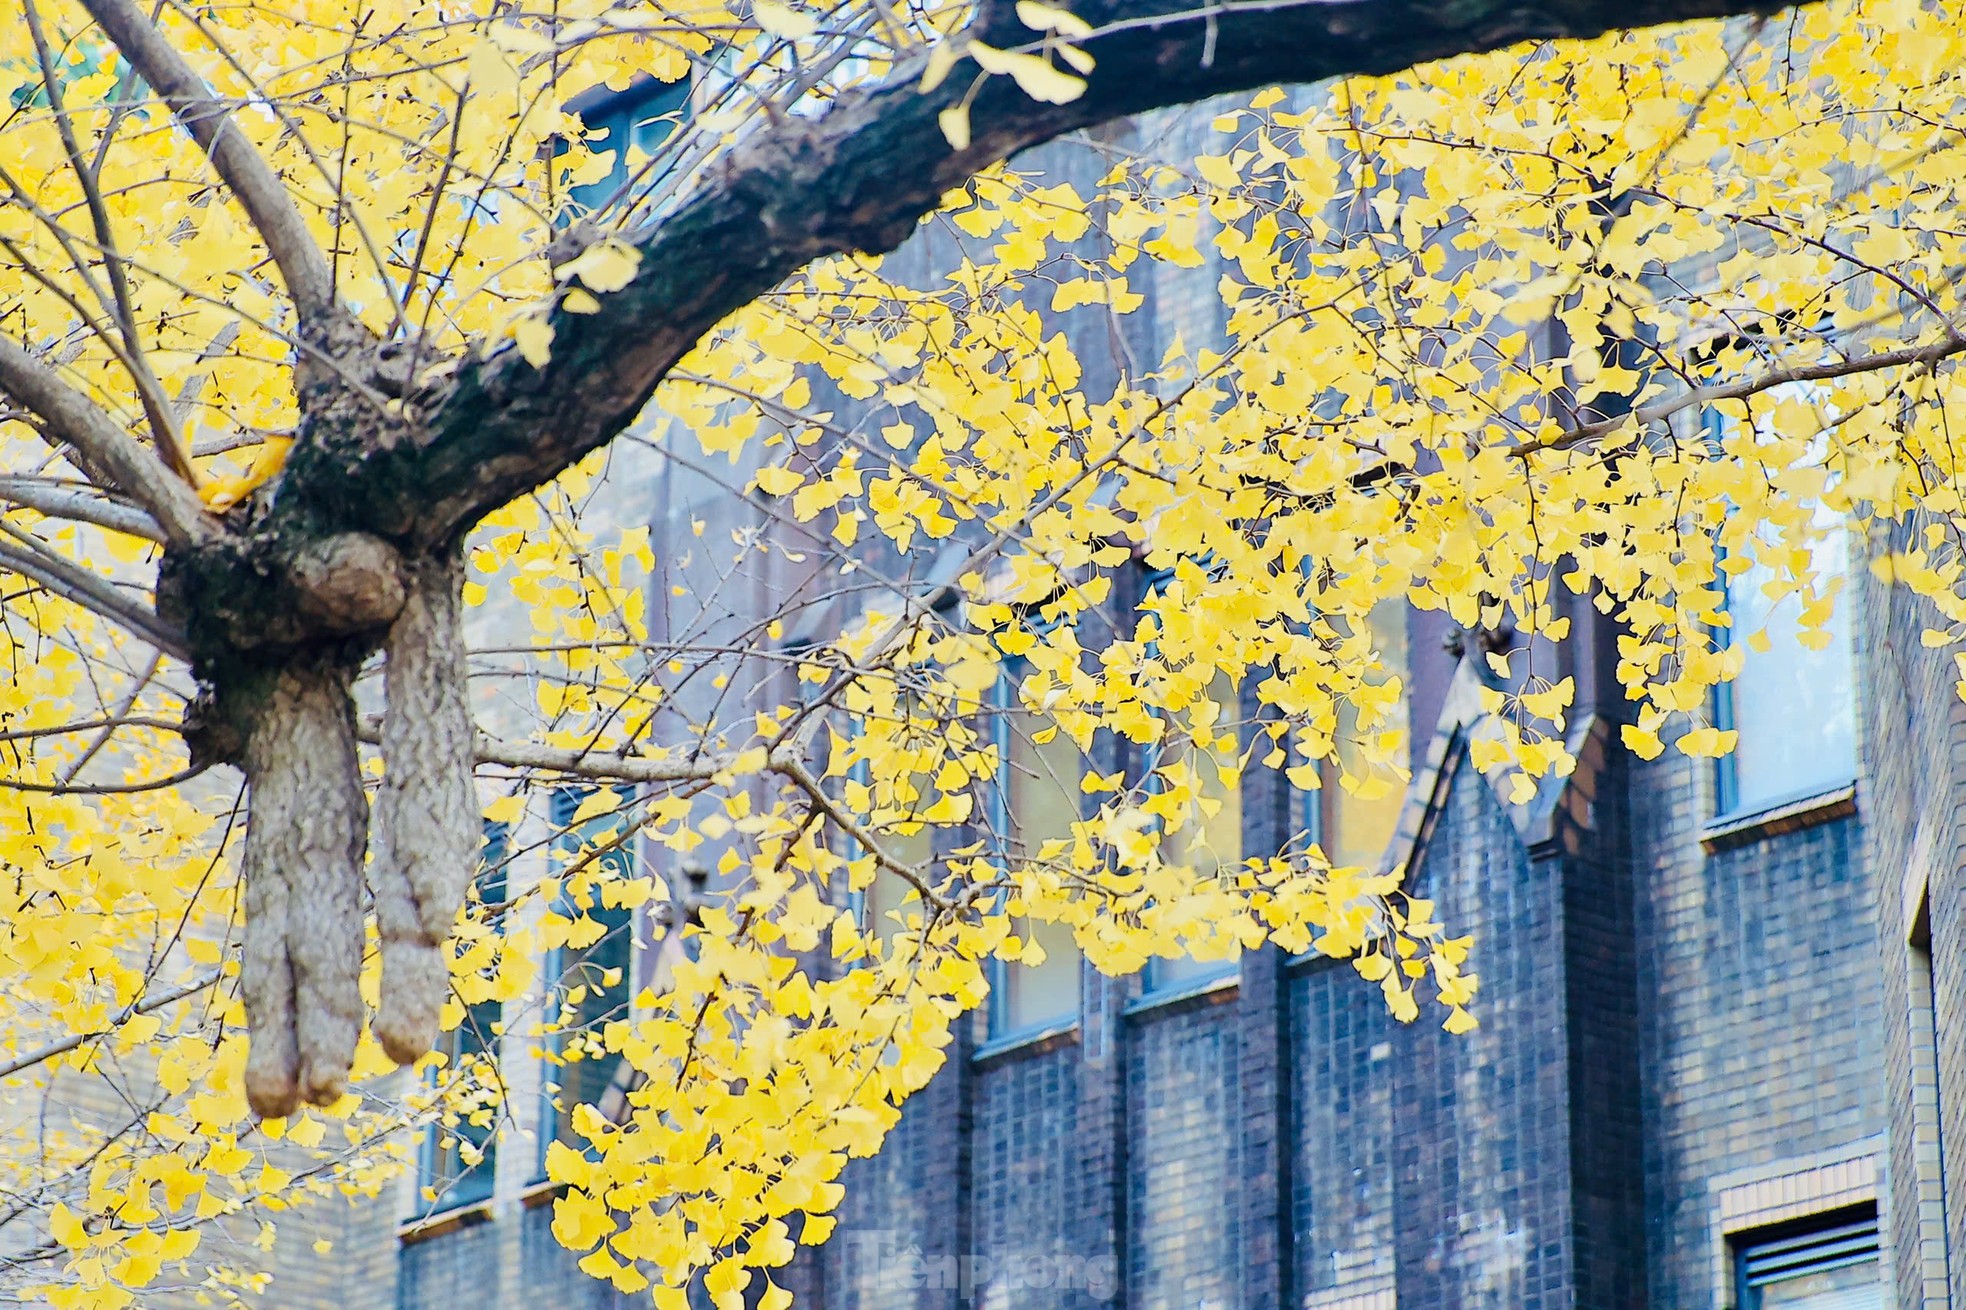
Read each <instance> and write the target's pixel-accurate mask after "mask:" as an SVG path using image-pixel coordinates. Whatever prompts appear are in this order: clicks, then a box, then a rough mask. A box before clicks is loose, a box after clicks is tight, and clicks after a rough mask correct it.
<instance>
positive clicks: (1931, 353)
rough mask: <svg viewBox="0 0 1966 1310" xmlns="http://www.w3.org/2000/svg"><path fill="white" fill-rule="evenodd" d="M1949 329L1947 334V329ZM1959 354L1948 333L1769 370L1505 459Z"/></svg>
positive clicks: (1569, 431) (1547, 440)
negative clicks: (1795, 387) (1794, 386)
mask: <svg viewBox="0 0 1966 1310" xmlns="http://www.w3.org/2000/svg"><path fill="white" fill-rule="evenodd" d="M1948 328H1949V329H1950V325H1948ZM1962 353H1966V337H1962V336H1960V335H1959V334H1958V333H1957V332H1953V331H1950V330H1949V331H1948V334H1947V336H1946V338H1945V339H1944V340H1942V341H1937V342H1934V343H1932V344H1931V345H1927V346H1904V347H1901V348H1900V349H1897V350H1879V351H1874V352H1872V353H1871V354H1868V355H1853V356H1851V357H1850V358H1848V359H1838V360H1832V361H1831V362H1829V363H1827V364H1804V365H1798V366H1796V367H1793V368H1777V369H1770V370H1769V371H1768V372H1766V373H1758V374H1756V375H1755V376H1754V377H1751V378H1743V379H1741V380H1740V381H1739V382H1728V383H1724V384H1721V385H1717V386H1711V387H1694V388H1692V389H1691V390H1689V391H1683V392H1681V393H1680V394H1679V395H1677V396H1669V397H1667V398H1666V399H1664V400H1657V401H1654V402H1652V403H1651V404H1649V405H1641V406H1639V407H1638V408H1637V409H1634V410H1632V411H1631V412H1630V413H1627V414H1620V415H1618V416H1617V417H1615V418H1607V419H1600V420H1598V421H1597V422H1595V423H1584V424H1580V425H1578V426H1577V427H1574V428H1565V429H1564V430H1563V431H1561V432H1555V433H1552V434H1550V435H1549V436H1547V437H1538V438H1536V439H1535V440H1533V441H1525V442H1522V443H1521V444H1519V445H1515V446H1511V447H1509V453H1510V454H1511V455H1515V456H1517V457H1519V458H1527V457H1528V456H1530V455H1533V454H1536V453H1537V452H1538V451H1544V450H1565V449H1568V448H1569V447H1571V446H1579V445H1583V444H1584V443H1585V442H1589V441H1595V440H1597V439H1598V438H1599V437H1608V436H1610V435H1612V434H1613V433H1616V432H1623V431H1628V430H1629V431H1635V430H1637V429H1639V428H1644V427H1647V426H1649V425H1651V424H1653V423H1658V422H1661V421H1663V420H1665V419H1669V418H1671V417H1672V416H1673V415H1675V414H1678V413H1681V412H1682V411H1685V410H1689V409H1699V408H1703V407H1705V406H1707V405H1712V404H1715V403H1717V402H1719V401H1723V400H1746V399H1747V398H1748V397H1750V396H1755V395H1759V394H1760V393H1761V392H1764V391H1767V390H1769V389H1770V388H1772V387H1779V386H1785V385H1787V384H1788V383H1791V382H1828V381H1831V380H1833V379H1835V378H1844V377H1850V376H1851V375H1853V374H1857V373H1874V372H1877V371H1879V370H1881V369H1890V368H1918V367H1924V368H1936V367H1937V366H1938V365H1939V363H1940V362H1941V361H1943V360H1947V359H1950V358H1952V357H1953V356H1954V355H1958V354H1962Z"/></svg>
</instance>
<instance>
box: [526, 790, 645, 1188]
mask: <svg viewBox="0 0 1966 1310" xmlns="http://www.w3.org/2000/svg"><path fill="white" fill-rule="evenodd" d="M601 790H602V789H600V788H597V787H563V788H561V789H560V790H558V791H556V792H554V793H553V796H552V799H551V803H550V805H549V807H548V812H549V817H550V818H551V820H552V823H553V827H554V830H555V836H554V838H553V872H554V873H555V874H557V875H568V874H572V875H573V876H570V877H569V878H568V881H569V882H579V881H581V879H580V878H579V877H578V872H577V871H579V870H580V869H582V868H583V867H584V868H585V869H587V870H590V871H591V872H593V873H594V874H596V875H598V877H597V878H596V879H595V880H594V881H593V882H592V883H591V884H590V885H587V886H585V887H583V888H581V889H580V890H577V891H576V890H563V891H562V893H561V899H560V902H559V904H558V905H556V906H555V907H554V908H555V909H556V911H557V912H558V913H560V914H563V915H567V916H569V917H573V916H579V917H581V918H583V919H585V920H586V921H587V924H588V926H587V927H586V928H585V929H584V930H582V932H581V934H580V936H579V937H578V938H577V939H576V940H578V941H579V942H580V944H579V945H569V946H563V947H559V948H557V949H555V950H554V952H553V954H552V957H551V959H550V961H549V967H548V973H547V976H548V977H549V978H551V979H552V980H554V983H555V985H556V990H557V992H558V995H559V997H560V999H561V1002H562V1004H561V1006H560V1011H561V1015H562V1016H563V1019H564V1022H563V1027H562V1030H561V1032H560V1033H559V1034H558V1035H557V1037H556V1039H555V1042H554V1056H555V1060H556V1061H557V1062H556V1063H550V1064H549V1065H548V1067H547V1070H546V1079H547V1089H546V1096H547V1107H546V1109H547V1113H546V1116H545V1119H546V1123H547V1124H548V1126H549V1128H550V1131H547V1132H543V1133H541V1134H540V1140H541V1146H542V1150H543V1149H544V1145H545V1143H547V1142H550V1141H553V1140H556V1139H557V1140H559V1141H563V1142H566V1143H567V1144H568V1145H569V1146H574V1147H577V1148H580V1149H583V1150H584V1149H586V1142H585V1140H584V1139H582V1138H581V1137H580V1136H579V1135H578V1134H576V1133H575V1132H574V1131H573V1109H574V1107H575V1106H577V1105H599V1104H600V1103H601V1102H602V1100H603V1099H604V1098H605V1097H606V1095H607V1092H608V1089H609V1085H610V1084H611V1083H612V1082H613V1080H614V1078H615V1076H616V1075H617V1074H618V1073H619V1072H621V1071H620V1070H619V1069H617V1067H616V1066H617V1065H618V1064H619V1061H618V1060H616V1059H611V1058H608V1057H607V1056H606V1055H605V1052H604V1048H603V1046H602V1034H603V1031H604V1029H605V1026H606V1025H607V1024H608V1023H610V1022H613V1021H616V1020H624V1019H627V1018H628V1017H629V1005H630V1002H631V1000H632V997H633V995H634V990H633V989H634V962H635V960H634V951H635V912H634V910H632V909H630V908H628V907H626V906H620V905H616V906H610V905H608V904H607V898H606V897H605V896H604V895H603V893H602V888H603V887H604V886H605V885H606V884H607V883H609V882H619V881H621V880H624V879H628V878H632V877H634V876H635V854H634V852H635V837H634V831H633V827H632V820H631V818H630V815H629V812H628V806H629V802H630V801H631V800H632V798H633V796H634V791H633V789H632V788H628V787H617V788H615V789H613V790H614V793H615V805H614V807H613V808H612V809H606V808H602V810H601V812H598V813H596V812H594V809H595V807H591V806H590V807H589V812H588V814H587V816H586V817H584V818H583V817H580V816H581V811H582V807H583V806H584V805H587V802H589V801H590V800H591V799H593V798H594V797H596V796H597V795H599V794H600V792H601Z"/></svg>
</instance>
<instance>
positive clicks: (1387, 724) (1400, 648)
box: [1299, 600, 1410, 868]
mask: <svg viewBox="0 0 1966 1310" xmlns="http://www.w3.org/2000/svg"><path fill="white" fill-rule="evenodd" d="M1367 623H1368V625H1369V626H1370V627H1371V630H1372V644H1373V647H1374V648H1375V649H1376V650H1377V651H1378V652H1379V663H1380V666H1381V667H1380V669H1379V671H1378V673H1377V674H1375V675H1374V676H1373V677H1372V678H1371V679H1370V681H1371V682H1372V683H1373V684H1374V685H1375V686H1384V685H1385V684H1387V683H1389V682H1391V681H1392V680H1393V679H1394V678H1398V679H1399V681H1400V686H1401V689H1402V690H1401V694H1400V699H1399V703H1398V705H1397V707H1396V708H1395V709H1394V710H1393V711H1392V712H1391V713H1390V714H1389V715H1388V716H1387V717H1385V718H1383V719H1381V720H1379V721H1378V722H1376V723H1374V724H1373V725H1372V726H1371V727H1369V728H1365V729H1361V728H1360V726H1359V722H1358V711H1357V710H1356V709H1355V708H1353V707H1352V706H1350V705H1346V706H1343V707H1341V709H1340V711H1339V714H1338V731H1337V753H1336V756H1335V758H1332V759H1327V760H1325V761H1323V763H1322V765H1321V767H1320V768H1319V770H1318V781H1319V783H1321V784H1322V785H1321V786H1319V787H1318V788H1317V789H1316V790H1307V791H1304V792H1301V793H1300V795H1301V796H1302V798H1303V807H1304V808H1303V815H1302V818H1301V820H1300V823H1301V825H1302V827H1303V829H1304V831H1305V832H1306V833H1307V834H1308V835H1309V839H1310V840H1311V841H1313V842H1315V843H1317V845H1318V846H1319V847H1320V848H1322V849H1323V851H1324V854H1325V858H1327V859H1328V860H1330V861H1331V862H1332V863H1333V864H1334V865H1339V866H1341V867H1351V866H1360V867H1365V868H1373V867H1376V866H1377V865H1378V864H1379V863H1380V861H1381V860H1383V859H1384V858H1385V854H1386V848H1387V847H1388V846H1389V845H1391V843H1392V840H1393V833H1394V832H1395V831H1397V829H1398V827H1399V815H1400V810H1401V808H1402V807H1403V806H1404V805H1405V803H1406V788H1405V786H1404V779H1403V778H1401V777H1390V776H1387V775H1386V774H1385V773H1384V772H1383V770H1382V771H1381V772H1379V773H1372V772H1371V771H1370V770H1369V769H1368V768H1367V765H1366V762H1365V752H1364V750H1363V749H1362V747H1361V734H1362V733H1364V734H1381V733H1392V732H1399V733H1405V732H1407V731H1408V725H1407V721H1406V719H1407V713H1406V696H1405V691H1404V688H1405V685H1406V675H1407V636H1406V602H1405V601H1403V600H1389V601H1384V602H1382V603H1380V604H1379V605H1378V606H1377V607H1375V608H1374V609H1373V611H1372V613H1371V614H1370V615H1369V616H1368V617H1367ZM1409 740H1410V738H1409ZM1299 758H1300V759H1301V758H1302V757H1301V756H1299ZM1347 772H1349V773H1351V775H1352V776H1353V778H1354V780H1355V781H1354V783H1353V785H1352V786H1351V787H1346V786H1345V785H1344V775H1345V774H1346V773H1347Z"/></svg>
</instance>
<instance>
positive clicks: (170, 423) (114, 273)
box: [25, 0, 198, 486]
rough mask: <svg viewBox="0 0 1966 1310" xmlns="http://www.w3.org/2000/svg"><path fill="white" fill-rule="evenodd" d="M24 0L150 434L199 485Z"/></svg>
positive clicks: (48, 54)
mask: <svg viewBox="0 0 1966 1310" xmlns="http://www.w3.org/2000/svg"><path fill="white" fill-rule="evenodd" d="M25 4H26V6H27V29H28V31H29V32H31V33H32V34H33V36H34V52H35V55H36V57H37V58H38V59H39V60H40V63H41V85H42V87H43V88H44V89H45V90H46V91H47V94H48V108H49V109H50V110H51V111H52V112H53V116H54V120H55V131H56V132H57V133H58V134H59V135H60V137H61V144H62V150H63V151H64V152H65V153H66V154H67V155H68V165H69V168H70V169H71V170H73V172H74V173H75V180H76V182H77V183H78V184H79V185H80V186H81V188H82V195H83V198H84V199H85V200H86V201H87V203H88V207H89V221H90V223H91V224H92V225H94V227H95V230H96V245H97V247H98V248H99V249H100V250H101V251H102V263H103V268H104V269H105V270H106V271H107V272H108V274H109V289H110V293H111V299H112V302H113V312H114V314H115V316H116V327H117V330H118V331H120V332H121V333H122V336H123V348H124V352H125V353H126V354H127V356H128V357H129V362H130V378H131V381H133V382H134V383H135V384H136V389H137V395H138V396H139V397H140V398H141V399H142V401H143V413H144V417H145V418H147V419H148V420H149V421H150V432H151V438H152V440H153V441H154V442H155V443H156V447H157V450H158V452H159V453H160V454H161V455H162V456H163V459H164V462H165V463H166V464H168V465H169V466H170V468H171V471H172V472H174V473H176V474H177V475H178V476H179V477H181V478H183V479H184V480H185V481H186V482H189V483H191V484H192V485H194V486H195V485H197V481H198V479H197V475H196V473H195V472H194V471H193V470H192V467H191V456H190V454H189V453H188V452H187V451H186V450H185V445H184V433H183V432H182V431H180V430H179V428H178V423H177V415H176V414H174V413H173V412H172V410H171V407H170V404H169V403H168V402H167V401H166V400H165V399H164V384H163V383H162V382H160V381H159V380H158V378H157V374H156V373H155V372H154V371H153V370H152V369H151V367H150V361H149V360H147V359H145V358H144V354H143V342H142V340H141V339H140V338H139V337H138V335H137V314H136V304H135V300H134V298H133V297H132V296H131V295H130V278H129V273H128V271H127V270H126V269H125V268H124V267H123V254H122V251H121V250H120V249H119V248H118V246H117V245H116V233H115V229H113V228H112V227H111V226H110V223H109V207H108V206H107V205H106V204H104V203H103V198H102V188H101V187H100V186H99V185H97V182H96V175H95V172H94V171H93V170H92V169H91V168H90V167H89V163H88V160H87V159H86V158H85V157H84V156H83V154H82V144H81V142H80V141H78V140H77V139H76V137H75V124H74V122H73V121H71V120H70V118H69V114H68V106H67V104H66V102H64V101H63V99H62V93H61V77H60V76H59V74H58V73H57V72H56V69H55V56H54V52H53V51H52V50H50V49H49V48H48V37H47V33H46V32H45V31H44V30H43V28H42V24H41V10H40V7H39V6H38V5H36V4H35V3H34V0H25ZM106 308H109V307H107V306H106Z"/></svg>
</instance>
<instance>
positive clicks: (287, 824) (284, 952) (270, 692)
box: [233, 652, 368, 1117]
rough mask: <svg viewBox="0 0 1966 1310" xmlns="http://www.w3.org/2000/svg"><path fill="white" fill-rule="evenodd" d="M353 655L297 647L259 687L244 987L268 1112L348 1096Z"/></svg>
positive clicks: (358, 829) (255, 1089) (356, 989)
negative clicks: (293, 653)
mask: <svg viewBox="0 0 1966 1310" xmlns="http://www.w3.org/2000/svg"><path fill="white" fill-rule="evenodd" d="M355 668H356V665H355V664H354V663H353V662H351V661H350V660H349V659H348V657H347V656H346V655H345V654H343V653H340V652H336V653H331V654H314V653H301V654H298V655H296V656H295V657H294V658H293V659H291V660H290V661H288V662H287V663H285V664H283V665H281V666H280V667H278V668H277V669H274V670H271V671H269V672H267V673H265V674H264V675H262V676H261V677H260V678H258V679H255V685H254V687H253V688H252V690H253V691H254V692H256V693H258V694H257V695H256V696H254V697H252V698H251V701H250V706H249V710H248V713H249V715H250V723H251V726H250V728H249V729H248V732H247V735H246V742H245V751H244V760H243V764H244V766H245V771H246V779H247V782H248V784H249V785H250V787H251V818H250V822H249V824H248V826H247V830H246V843H245V860H244V870H243V876H244V879H245V901H246V923H245V930H244V931H245V952H244V958H243V961H242V963H241V971H240V986H241V990H242V991H243V993H244V996H245V1002H246V1019H247V1022H248V1023H249V1024H250V1025H251V1028H252V1046H251V1049H250V1051H249V1053H248V1055H247V1058H246V1098H247V1100H248V1101H249V1102H251V1104H252V1107H253V1109H254V1111H255V1112H257V1113H258V1114H260V1115H262V1116H266V1117H274V1116H281V1115H287V1114H290V1113H292V1112H293V1110H294V1107H295V1105H296V1104H297V1103H298V1102H299V1101H301V1100H306V1101H307V1102H309V1103H310V1104H313V1105H328V1104H331V1103H333V1102H334V1101H336V1100H339V1099H340V1098H341V1096H342V1095H343V1094H344V1093H345V1092H346V1091H347V1090H348V1071H349V1067H350V1066H351V1065H352V1064H353V1062H354V1058H355V1043H356V1040H357V1039H358V1038H359V1036H360V1035H361V1029H362V995H361V988H360V977H361V968H362V946H363V939H362V850H363V847H364V846H365V845H366V841H365V838H366V834H367V829H368V805H367V802H366V798H365V797H364V796H363V793H362V776H361V771H360V760H359V758H358V757H357V755H356V748H355V707H354V702H353V701H352V700H351V699H350V697H349V688H350V685H351V684H352V683H353V681H354V674H355ZM233 694H234V695H238V694H239V692H238V689H235V690H234V692H233Z"/></svg>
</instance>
